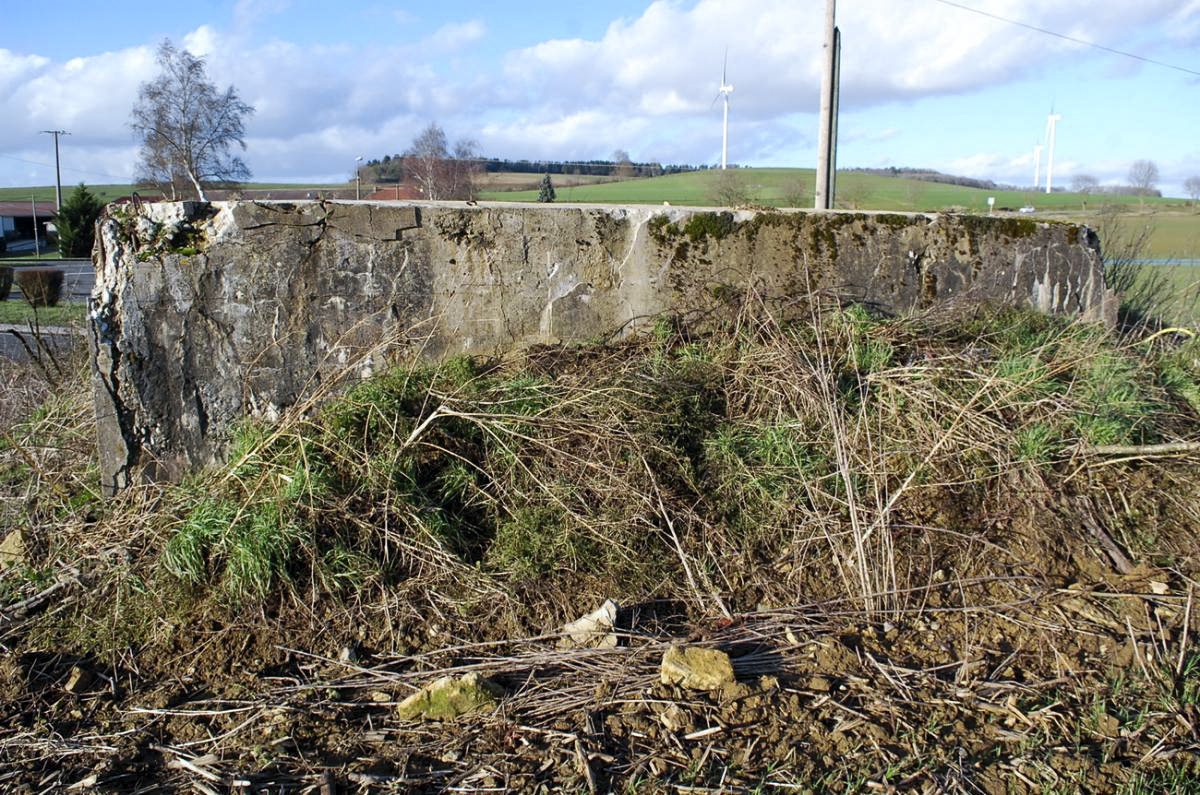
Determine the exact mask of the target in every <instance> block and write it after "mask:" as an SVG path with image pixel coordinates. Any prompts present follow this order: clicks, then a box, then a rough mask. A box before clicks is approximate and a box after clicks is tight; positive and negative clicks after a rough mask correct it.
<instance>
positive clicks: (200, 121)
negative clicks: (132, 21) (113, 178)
mask: <svg viewBox="0 0 1200 795" xmlns="http://www.w3.org/2000/svg"><path fill="white" fill-rule="evenodd" d="M158 65H159V69H160V73H159V75H158V77H156V78H155V79H154V80H152V81H151V82H149V83H143V84H142V87H141V89H140V90H139V91H138V100H137V103H136V104H135V105H134V106H133V114H132V118H131V121H130V126H131V127H132V128H133V131H134V133H135V134H136V135H137V136H138V138H139V139H140V140H141V144H142V149H141V154H140V159H139V161H138V181H139V182H140V183H143V184H150V185H155V186H157V187H159V188H160V189H161V190H163V192H164V193H169V195H170V196H171V198H172V199H175V198H178V197H179V196H180V195H182V194H185V193H186V192H187V191H188V189H189V188H190V189H191V190H193V191H195V196H196V198H198V199H201V200H204V199H205V198H206V196H205V193H204V186H205V185H212V184H228V183H236V182H240V181H244V180H247V179H249V178H250V169H248V168H246V164H245V163H243V162H242V159H241V158H240V157H237V156H234V155H231V154H230V149H231V148H232V147H233V146H234V145H235V144H236V145H237V146H238V147H240V148H242V149H245V148H246V141H245V123H244V120H245V118H246V117H247V116H250V115H252V114H253V113H254V108H252V107H250V106H249V105H247V104H246V103H245V102H242V100H241V98H240V97H238V94H237V91H236V90H234V88H233V86H230V87H229V88H227V89H225V92H224V93H218V92H217V89H216V86H214V85H213V84H212V83H211V82H209V80H208V76H207V74H206V73H205V70H204V59H203V58H197V57H196V56H194V55H192V54H191V53H190V52H188V51H187V50H177V49H175V47H174V45H172V44H171V42H170V41H169V40H164V41H163V43H162V44H161V45H159V48H158Z"/></svg>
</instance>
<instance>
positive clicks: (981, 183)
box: [846, 166, 1020, 190]
mask: <svg viewBox="0 0 1200 795" xmlns="http://www.w3.org/2000/svg"><path fill="white" fill-rule="evenodd" d="M846 170H847V171H851V172H853V173H856V174H873V175H875V176H880V177H905V178H907V179H919V180H921V181H923V182H940V183H942V184H944V185H958V186H960V187H964V188H979V189H981V190H1020V188H1018V187H1015V186H1013V185H997V184H996V183H995V182H993V181H992V180H990V179H972V178H971V177H957V176H955V175H953V174H943V173H942V172H940V171H935V170H934V169H932V168H897V167H896V166H891V167H889V168H848V169H846Z"/></svg>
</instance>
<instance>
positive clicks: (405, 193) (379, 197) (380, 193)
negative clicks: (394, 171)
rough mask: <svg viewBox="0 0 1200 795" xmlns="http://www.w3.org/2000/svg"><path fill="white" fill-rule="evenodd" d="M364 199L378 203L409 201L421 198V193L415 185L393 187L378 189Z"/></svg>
mask: <svg viewBox="0 0 1200 795" xmlns="http://www.w3.org/2000/svg"><path fill="white" fill-rule="evenodd" d="M364 198H366V199H370V200H371V201H380V202H389V201H411V200H412V199H419V198H421V192H420V191H419V190H417V187H416V186H415V185H394V186H392V187H390V188H380V189H379V190H377V191H375V192H374V193H371V194H368V195H367V196H365V197H364Z"/></svg>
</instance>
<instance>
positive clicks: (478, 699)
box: [396, 671, 504, 720]
mask: <svg viewBox="0 0 1200 795" xmlns="http://www.w3.org/2000/svg"><path fill="white" fill-rule="evenodd" d="M502 695H504V690H503V689H502V688H501V687H500V686H499V685H497V684H496V683H495V682H492V681H491V680H489V679H484V678H483V677H481V676H480V675H479V674H477V673H475V672H474V671H472V672H471V673H469V674H465V675H463V676H460V677H454V676H443V677H442V678H441V679H438V680H436V681H434V682H433V683H432V684H429V685H426V686H425V687H423V688H421V689H420V690H418V691H417V692H416V693H413V694H412V695H411V696H409V697H408V698H406V699H404V700H403V701H401V702H400V703H399V704H397V705H396V713H397V714H398V715H399V716H400V717H401V718H410V719H412V718H424V719H425V720H451V719H453V718H457V717H459V716H460V715H467V714H470V713H472V712H482V711H485V710H490V709H495V707H496V705H497V704H498V703H499V699H500V697H501V696H502Z"/></svg>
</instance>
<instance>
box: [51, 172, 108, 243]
mask: <svg viewBox="0 0 1200 795" xmlns="http://www.w3.org/2000/svg"><path fill="white" fill-rule="evenodd" d="M103 209H104V205H103V204H102V203H101V202H100V200H99V199H97V198H96V197H95V196H94V195H93V194H92V193H91V192H90V191H89V190H88V189H87V187H85V186H84V184H83V183H82V182H81V183H79V187H77V188H76V189H75V190H74V191H73V192H72V193H71V195H70V196H68V197H67V200H66V201H64V202H63V203H62V207H61V208H59V211H58V215H57V216H56V217H55V219H54V226H55V228H56V229H58V253H59V254H60V255H62V256H64V257H90V256H91V255H92V244H93V243H94V242H95V238H96V234H95V232H96V219H97V218H99V217H100V212H101V210H103Z"/></svg>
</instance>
